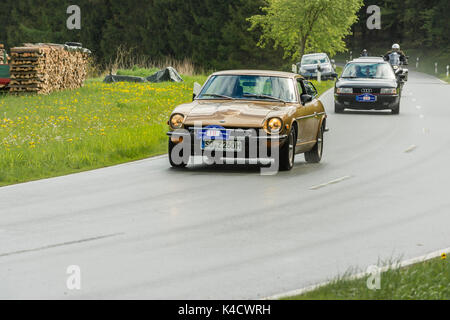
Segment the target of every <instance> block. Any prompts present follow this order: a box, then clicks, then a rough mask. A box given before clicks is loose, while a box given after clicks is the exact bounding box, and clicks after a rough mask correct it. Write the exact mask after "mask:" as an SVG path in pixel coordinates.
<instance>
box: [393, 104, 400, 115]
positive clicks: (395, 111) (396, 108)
mask: <svg viewBox="0 0 450 320" xmlns="http://www.w3.org/2000/svg"><path fill="white" fill-rule="evenodd" d="M399 113H400V102H399V103H397V105H396V106H395V107H393V108H392V114H399Z"/></svg>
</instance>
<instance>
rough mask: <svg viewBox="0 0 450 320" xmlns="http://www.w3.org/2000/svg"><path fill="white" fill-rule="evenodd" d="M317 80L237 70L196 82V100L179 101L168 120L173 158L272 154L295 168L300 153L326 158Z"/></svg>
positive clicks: (178, 161) (181, 161)
mask: <svg viewBox="0 0 450 320" xmlns="http://www.w3.org/2000/svg"><path fill="white" fill-rule="evenodd" d="M317 97H318V93H317V90H316V88H315V87H314V85H313V84H312V83H311V82H309V81H307V80H305V79H304V78H302V76H300V75H298V74H294V73H288V72H278V71H261V70H232V71H221V72H216V73H214V74H212V75H211V76H210V77H209V78H208V79H207V81H206V82H205V84H204V85H203V87H201V86H200V85H199V84H197V83H196V84H195V85H194V96H193V101H192V102H190V103H186V104H182V105H179V106H177V107H176V108H175V110H174V111H173V112H172V114H171V116H170V119H169V121H168V125H169V126H170V131H169V132H168V133H167V135H168V136H169V161H170V164H171V165H172V166H174V167H185V166H186V165H187V164H188V162H189V159H190V157H191V156H193V155H203V156H206V157H207V159H212V161H214V162H216V163H217V162H218V161H219V160H224V159H228V158H233V159H235V160H236V159H244V160H250V159H253V160H256V161H257V162H258V163H259V162H263V160H269V161H270V162H271V163H276V164H277V167H278V168H279V169H280V170H290V169H292V167H293V165H294V157H295V155H296V154H299V153H304V154H305V159H306V161H307V162H311V163H317V162H320V160H321V159H322V151H323V136H324V132H325V131H326V130H325V128H326V118H327V115H326V113H325V109H324V107H323V105H322V102H321V101H320V100H318V99H317Z"/></svg>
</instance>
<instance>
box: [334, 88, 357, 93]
mask: <svg viewBox="0 0 450 320" xmlns="http://www.w3.org/2000/svg"><path fill="white" fill-rule="evenodd" d="M336 92H337V93H353V88H337V90H336Z"/></svg>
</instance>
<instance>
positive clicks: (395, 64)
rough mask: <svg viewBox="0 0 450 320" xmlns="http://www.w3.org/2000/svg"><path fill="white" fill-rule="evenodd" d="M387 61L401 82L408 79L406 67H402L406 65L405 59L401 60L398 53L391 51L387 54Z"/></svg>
mask: <svg viewBox="0 0 450 320" xmlns="http://www.w3.org/2000/svg"><path fill="white" fill-rule="evenodd" d="M405 58H407V57H405ZM388 61H389V63H390V64H391V66H392V69H394V72H395V75H396V76H397V78H398V79H399V80H400V81H402V82H406V81H408V69H407V68H405V67H404V66H407V65H408V63H407V62H406V61H407V60H406V59H405V61H402V59H400V54H399V53H397V52H392V53H390V54H389V55H388Z"/></svg>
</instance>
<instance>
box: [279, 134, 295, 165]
mask: <svg viewBox="0 0 450 320" xmlns="http://www.w3.org/2000/svg"><path fill="white" fill-rule="evenodd" d="M295 144H296V134H295V130H294V129H292V130H291V131H290V132H289V135H288V137H287V141H286V142H285V143H284V145H283V146H282V147H281V148H280V154H279V157H280V159H279V165H280V166H279V168H280V171H289V170H291V169H292V167H293V166H294V159H295Z"/></svg>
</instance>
